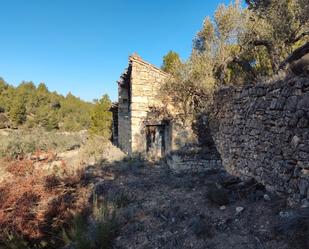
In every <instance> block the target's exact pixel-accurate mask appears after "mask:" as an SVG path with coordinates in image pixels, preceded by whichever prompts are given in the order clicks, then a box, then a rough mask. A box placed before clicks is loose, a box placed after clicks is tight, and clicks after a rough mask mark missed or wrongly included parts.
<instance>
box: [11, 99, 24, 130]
mask: <svg viewBox="0 0 309 249" xmlns="http://www.w3.org/2000/svg"><path fill="white" fill-rule="evenodd" d="M10 119H11V120H12V121H13V123H14V124H15V125H21V124H23V123H24V122H25V121H26V119H27V116H26V106H25V102H24V100H23V98H22V96H17V97H16V98H15V99H14V100H13V102H12V107H11V108H10Z"/></svg>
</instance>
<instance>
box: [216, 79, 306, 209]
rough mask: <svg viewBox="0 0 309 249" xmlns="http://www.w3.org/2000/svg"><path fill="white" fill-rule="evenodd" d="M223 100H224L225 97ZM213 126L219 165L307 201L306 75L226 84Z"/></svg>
mask: <svg viewBox="0 0 309 249" xmlns="http://www.w3.org/2000/svg"><path fill="white" fill-rule="evenodd" d="M223 100H224V101H223ZM213 115H214V118H213V119H212V124H211V129H212V133H213V138H214V140H215V143H216V146H217V149H218V151H219V153H220V154H221V158H222V163H223V166H224V167H225V168H226V169H227V170H228V171H229V172H230V173H232V174H234V175H239V176H244V177H253V178H255V179H256V180H257V181H258V182H260V183H262V184H263V185H265V186H266V187H267V188H268V189H270V190H272V191H275V192H278V193H282V194H284V195H286V196H287V197H288V199H289V201H290V204H291V205H293V204H294V205H298V204H301V205H308V204H309V203H308V201H309V79H308V77H307V78H305V77H303V78H296V77H294V78H289V79H285V80H281V81H277V82H275V83H273V84H260V85H255V86H245V87H243V88H237V87H227V88H225V89H222V90H220V91H219V92H218V93H217V94H216V95H215V100H214V113H213Z"/></svg>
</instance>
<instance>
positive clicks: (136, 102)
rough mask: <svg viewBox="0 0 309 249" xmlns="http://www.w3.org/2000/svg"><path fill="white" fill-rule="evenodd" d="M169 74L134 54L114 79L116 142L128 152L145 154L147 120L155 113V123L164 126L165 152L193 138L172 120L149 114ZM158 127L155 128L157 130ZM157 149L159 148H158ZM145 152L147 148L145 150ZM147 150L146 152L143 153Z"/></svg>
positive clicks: (163, 104) (161, 104)
mask: <svg viewBox="0 0 309 249" xmlns="http://www.w3.org/2000/svg"><path fill="white" fill-rule="evenodd" d="M169 77H170V75H168V74H167V73H165V72H163V71H162V70H160V69H159V68H157V67H155V66H153V65H151V64H150V63H148V62H146V61H144V60H142V59H141V58H140V57H139V56H138V55H132V56H130V57H129V66H128V68H127V70H126V71H125V72H124V73H123V75H122V76H121V78H120V80H119V81H118V86H119V87H118V94H119V99H118V102H119V103H118V123H117V124H118V129H117V130H118V145H119V146H120V148H121V149H122V150H123V151H125V152H127V153H128V154H129V155H133V154H146V152H147V125H149V124H147V120H148V119H150V116H151V115H152V116H155V117H153V119H154V120H155V122H154V123H155V125H161V126H164V133H165V135H164V136H163V137H164V140H165V141H164V146H165V153H168V152H170V151H172V150H176V149H177V148H178V147H181V145H183V144H186V143H188V142H190V141H191V140H194V139H195V137H194V136H193V132H192V129H191V130H190V129H184V127H178V125H177V123H176V122H175V120H172V119H169V120H168V122H165V123H164V124H163V122H164V121H166V120H164V117H160V116H159V115H153V113H152V112H153V111H152V110H153V109H155V108H162V107H163V106H166V104H167V103H162V102H161V99H160V98H159V96H158V95H159V90H160V88H161V86H162V84H164V82H165V81H166V80H167V79H168V78H169ZM158 130H159V129H158ZM158 150H159V149H158ZM148 151H149V150H148ZM147 153H148V152H147Z"/></svg>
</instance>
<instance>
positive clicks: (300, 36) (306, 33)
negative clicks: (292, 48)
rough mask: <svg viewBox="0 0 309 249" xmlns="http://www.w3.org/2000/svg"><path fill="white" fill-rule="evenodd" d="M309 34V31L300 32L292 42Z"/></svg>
mask: <svg viewBox="0 0 309 249" xmlns="http://www.w3.org/2000/svg"><path fill="white" fill-rule="evenodd" d="M307 35H309V31H306V32H303V33H302V34H300V35H299V36H297V37H296V38H295V39H294V40H293V41H292V43H295V42H298V41H299V40H301V39H302V38H304V37H305V36H307Z"/></svg>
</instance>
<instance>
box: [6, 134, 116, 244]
mask: <svg viewBox="0 0 309 249" xmlns="http://www.w3.org/2000/svg"><path fill="white" fill-rule="evenodd" d="M22 133H23V132H22V131H15V132H12V131H9V135H6V134H5V135H3V134H2V136H0V140H1V141H5V143H2V144H1V145H2V146H0V147H1V148H0V151H1V149H2V152H4V153H5V154H6V155H7V156H5V157H0V168H1V171H2V174H1V178H0V248H60V247H62V246H64V245H65V244H72V243H73V244H74V243H75V244H76V248H79V244H80V243H81V242H79V241H78V239H77V237H79V235H78V231H79V230H85V231H86V230H87V229H88V225H87V222H83V224H81V223H80V224H79V223H78V222H77V223H76V220H78V219H83V220H86V221H87V220H88V219H89V217H91V215H92V216H94V215H93V213H96V216H94V217H98V216H100V215H101V216H100V219H99V218H97V219H99V220H97V221H96V223H97V224H99V225H98V227H100V225H102V224H105V226H104V229H103V231H101V233H100V236H99V237H101V235H102V234H103V235H104V234H105V235H104V236H105V237H107V238H105V240H106V241H107V242H106V243H110V242H109V240H110V239H109V236H112V233H113V231H114V225H111V224H110V223H113V224H114V223H115V222H114V218H113V217H112V216H110V215H109V213H110V212H112V210H113V209H114V207H112V206H111V207H108V208H105V209H104V214H100V212H99V211H98V210H103V209H102V208H101V205H103V204H101V201H100V202H98V201H96V203H94V202H93V201H92V199H93V198H91V196H92V185H91V184H90V182H91V179H89V178H88V177H87V174H88V173H87V166H88V164H87V162H88V161H89V159H90V158H92V159H91V161H93V163H100V162H101V161H104V160H107V159H108V158H107V157H108V156H110V155H111V154H110V153H111V147H112V145H111V144H110V143H109V142H108V141H106V140H105V139H103V138H101V137H92V138H88V137H87V134H83V133H66V134H64V133H62V134H57V133H46V132H45V133H41V134H39V133H38V131H35V132H33V134H31V133H29V132H25V131H24V133H23V136H21V134H22ZM31 135H32V136H31ZM39 137H40V138H41V140H40V142H39V143H36V141H39V140H38V138H39ZM55 143H57V144H55ZM16 144H18V145H19V146H18V148H16V147H14V146H13V145H16ZM60 144H61V145H62V146H59V145H60ZM32 145H35V146H32ZM42 145H43V146H42ZM54 148H56V149H54ZM106 150H109V152H105V151H106ZM114 150H115V149H114ZM116 152H117V153H118V156H121V155H122V153H120V152H119V151H116ZM73 159H74V160H73ZM102 217H103V218H104V219H103V218H102ZM93 220H95V219H93ZM111 221H113V222H111ZM85 224H86V225H85ZM106 224H107V225H106ZM106 226H108V227H110V228H109V229H107V230H106ZM101 230H102V229H101ZM85 231H84V232H85ZM76 233H77V234H76ZM84 241H85V240H84ZM80 248H98V247H93V246H92V245H90V244H89V243H88V245H87V247H80ZM102 248H105V247H102Z"/></svg>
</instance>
